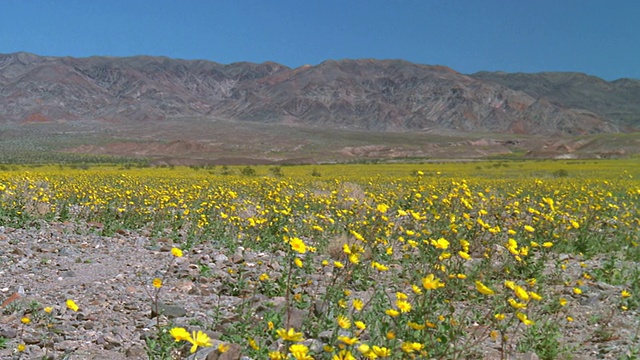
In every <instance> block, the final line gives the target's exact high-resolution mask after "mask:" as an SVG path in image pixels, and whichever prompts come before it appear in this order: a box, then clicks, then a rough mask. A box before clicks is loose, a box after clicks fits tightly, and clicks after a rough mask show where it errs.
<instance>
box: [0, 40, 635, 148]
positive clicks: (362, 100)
mask: <svg viewBox="0 0 640 360" xmlns="http://www.w3.org/2000/svg"><path fill="white" fill-rule="evenodd" d="M602 81H603V80H602ZM603 82H604V81H603ZM605 83H606V82H605ZM631 83H633V84H635V83H634V82H633V81H631ZM620 84H621V83H620ZM620 84H618V85H619V86H618V88H619V89H621V90H619V92H618V93H616V94H615V95H613V96H614V97H615V98H616V99H617V100H616V101H617V102H616V103H615V104H618V103H620V104H622V103H625V102H628V100H630V99H631V98H632V97H633V94H634V93H633V91H635V87H633V86H629V87H624V86H622V85H620ZM587 85H588V84H587ZM587 85H585V86H587ZM611 86H613V85H611ZM625 89H630V90H625ZM521 90H522V91H521ZM594 91H595V90H594ZM614 108H615V106H613V105H612V106H610V107H608V108H606V109H609V110H606V109H605V110H606V111H603V110H602V109H601V108H600V107H588V106H575V104H574V103H572V102H569V101H568V102H566V103H565V102H563V101H561V99H559V98H551V97H550V96H549V95H548V94H546V93H545V94H542V95H540V94H538V93H536V92H533V91H528V89H525V88H523V89H518V88H517V87H516V88H511V87H508V86H505V85H503V84H499V83H498V82H497V81H496V80H495V79H493V78H492V79H487V80H485V79H483V77H482V76H478V75H476V76H468V75H464V74H460V73H458V72H456V71H454V70H452V69H449V68H446V67H442V66H427V65H419V64H413V63H409V62H406V61H402V60H341V61H333V60H329V61H325V62H323V63H321V64H319V65H316V66H303V67H299V68H296V69H290V68H288V67H286V66H283V65H279V64H276V63H270V62H267V63H263V64H253V63H234V64H229V65H222V64H218V63H214V62H209V61H201V60H194V61H187V60H175V59H169V58H164V57H148V56H137V57H128V58H111V57H90V58H81V59H77V58H70V57H62V58H60V57H42V56H37V55H33V54H28V53H15V54H8V55H0V123H21V122H43V121H46V122H48V121H82V120H105V121H109V122H124V123H130V122H138V121H153V120H159V119H167V118H185V117H193V116H204V117H210V118H219V119H227V120H240V121H251V122H267V123H282V124H299V125H310V126H316V127H330V128H343V129H366V130H375V131H417V130H431V129H447V130H456V131H463V132H464V131H482V132H487V131H489V132H505V133H522V134H559V135H561V134H587V133H602V132H618V131H627V130H632V128H633V127H638V125H639V124H640V121H639V120H638V117H637V116H636V115H635V114H637V113H640V112H637V113H633V111H632V110H633V109H631V110H629V111H627V113H628V114H627V113H625V114H626V115H625V117H624V118H623V119H622V120H621V118H620V117H616V116H615V111H616V110H615V109H614ZM625 109H626V108H625ZM621 111H626V110H624V109H623V110H621Z"/></svg>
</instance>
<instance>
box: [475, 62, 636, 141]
mask: <svg viewBox="0 0 640 360" xmlns="http://www.w3.org/2000/svg"><path fill="white" fill-rule="evenodd" d="M472 77H474V78H476V79H479V80H483V81H492V82H495V83H498V84H500V85H503V86H506V87H509V88H511V89H514V90H519V91H524V92H526V93H527V94H529V95H531V96H533V97H535V98H541V97H546V98H548V99H550V101H553V102H555V103H557V104H562V105H563V106H566V107H572V108H579V109H587V110H589V111H592V112H594V113H596V114H599V115H601V116H603V117H605V118H607V119H610V120H612V121H613V122H614V123H616V124H618V126H620V127H622V128H624V127H629V128H636V129H637V128H638V126H639V125H640V80H636V79H618V80H615V81H605V80H603V79H600V78H598V77H595V76H589V75H586V74H582V73H572V72H565V73H559V72H557V73H553V72H545V73H538V74H523V73H517V74H508V73H504V72H479V73H476V74H473V75H472Z"/></svg>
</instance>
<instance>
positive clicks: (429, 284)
mask: <svg viewBox="0 0 640 360" xmlns="http://www.w3.org/2000/svg"><path fill="white" fill-rule="evenodd" d="M422 287H424V288H425V289H426V290H435V289H438V288H441V287H444V284H443V283H442V282H441V281H440V279H438V278H437V277H435V276H434V275H433V274H429V275H427V276H426V277H424V278H422Z"/></svg>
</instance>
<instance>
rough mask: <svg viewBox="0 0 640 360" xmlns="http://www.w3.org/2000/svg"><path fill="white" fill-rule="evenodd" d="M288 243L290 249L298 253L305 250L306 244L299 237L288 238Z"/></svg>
mask: <svg viewBox="0 0 640 360" xmlns="http://www.w3.org/2000/svg"><path fill="white" fill-rule="evenodd" d="M289 245H291V249H292V250H293V251H295V252H297V253H299V254H304V253H306V252H307V246H306V245H305V244H304V241H302V240H301V239H300V238H297V237H294V238H291V240H289Z"/></svg>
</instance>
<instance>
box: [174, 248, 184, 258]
mask: <svg viewBox="0 0 640 360" xmlns="http://www.w3.org/2000/svg"><path fill="white" fill-rule="evenodd" d="M171 255H173V256H175V257H182V250H180V249H178V248H177V247H174V248H171Z"/></svg>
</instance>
